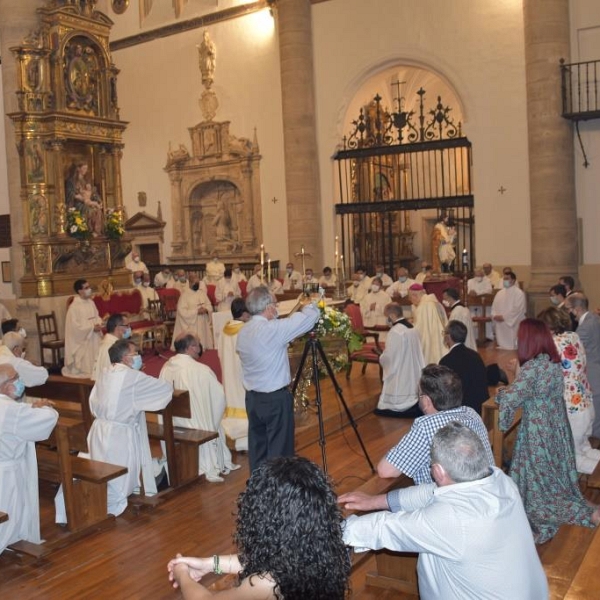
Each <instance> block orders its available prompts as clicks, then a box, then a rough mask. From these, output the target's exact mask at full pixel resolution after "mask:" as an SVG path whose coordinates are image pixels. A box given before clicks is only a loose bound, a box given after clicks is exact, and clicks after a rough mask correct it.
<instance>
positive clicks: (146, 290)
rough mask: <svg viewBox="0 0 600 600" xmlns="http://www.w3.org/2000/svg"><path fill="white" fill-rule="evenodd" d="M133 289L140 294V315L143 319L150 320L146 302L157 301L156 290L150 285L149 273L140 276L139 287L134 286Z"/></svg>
mask: <svg viewBox="0 0 600 600" xmlns="http://www.w3.org/2000/svg"><path fill="white" fill-rule="evenodd" d="M135 289H136V290H137V291H138V292H139V293H140V296H141V297H142V308H141V310H140V314H141V315H143V317H144V318H145V319H148V318H150V311H149V310H148V302H149V301H150V300H153V301H156V300H158V294H157V293H156V290H155V289H154V288H153V287H151V285H150V274H149V273H143V274H142V281H141V283H140V284H139V285H136V286H135Z"/></svg>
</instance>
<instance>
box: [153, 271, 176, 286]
mask: <svg viewBox="0 0 600 600" xmlns="http://www.w3.org/2000/svg"><path fill="white" fill-rule="evenodd" d="M169 281H173V276H172V275H171V269H169V267H163V268H162V269H161V270H160V271H159V272H158V273H157V274H156V275H155V276H154V287H155V288H156V289H159V288H164V287H169V286H168V285H167V284H168V283H169Z"/></svg>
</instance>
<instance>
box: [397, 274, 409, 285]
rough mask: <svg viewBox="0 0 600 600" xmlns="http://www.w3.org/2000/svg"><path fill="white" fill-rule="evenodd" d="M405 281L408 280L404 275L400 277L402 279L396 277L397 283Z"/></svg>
mask: <svg viewBox="0 0 600 600" xmlns="http://www.w3.org/2000/svg"><path fill="white" fill-rule="evenodd" d="M407 279H408V277H406V275H402V277H398V281H399V282H400V283H404V282H405V281H406V280H407Z"/></svg>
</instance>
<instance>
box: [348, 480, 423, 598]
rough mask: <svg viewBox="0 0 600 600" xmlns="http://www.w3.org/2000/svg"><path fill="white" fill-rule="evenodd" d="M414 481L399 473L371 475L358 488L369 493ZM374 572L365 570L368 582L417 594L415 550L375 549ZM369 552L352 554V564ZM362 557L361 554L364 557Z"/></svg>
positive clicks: (402, 485)
mask: <svg viewBox="0 0 600 600" xmlns="http://www.w3.org/2000/svg"><path fill="white" fill-rule="evenodd" d="M410 485H413V481H412V479H410V478H409V477H406V475H401V476H400V477H398V478H396V479H382V478H381V477H379V476H378V475H373V476H372V477H371V478H370V479H369V480H368V481H367V482H366V483H364V484H363V485H362V486H360V487H359V488H358V490H357V491H361V492H364V493H366V494H370V495H378V494H387V493H388V492H389V491H391V490H395V489H398V488H402V487H408V486H410ZM353 513H355V514H362V513H360V512H359V511H348V514H353ZM373 552H374V554H375V563H376V565H377V571H376V572H370V573H367V576H366V583H367V585H370V586H373V587H378V588H382V589H388V590H397V591H401V592H404V593H406V594H413V595H415V596H418V594H419V590H418V585H417V559H418V558H419V555H418V554H417V553H416V552H394V551H392V550H385V549H384V550H375V551H373ZM368 555H369V553H368V552H365V553H364V554H363V553H360V554H355V555H354V561H353V568H354V567H355V566H356V565H357V564H360V563H361V562H362V560H364V558H366V557H367V556H368ZM363 557H364V558H363Z"/></svg>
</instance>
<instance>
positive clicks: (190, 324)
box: [171, 277, 214, 350]
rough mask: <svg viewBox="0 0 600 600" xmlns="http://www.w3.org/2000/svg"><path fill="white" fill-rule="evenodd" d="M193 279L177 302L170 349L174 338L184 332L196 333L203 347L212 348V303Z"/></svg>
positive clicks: (173, 345) (172, 348) (173, 346)
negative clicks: (190, 285)
mask: <svg viewBox="0 0 600 600" xmlns="http://www.w3.org/2000/svg"><path fill="white" fill-rule="evenodd" d="M193 279H194V278H193V277H192V278H190V283H191V284H192V287H191V288H189V289H187V290H185V291H184V292H183V293H182V294H181V296H179V300H178V302H177V314H176V316H175V326H174V328H173V342H172V343H171V350H175V338H176V337H177V336H178V335H179V334H180V333H184V332H187V333H193V334H194V335H197V336H198V337H199V338H200V343H201V344H202V347H203V348H205V349H207V350H208V349H212V348H214V342H213V334H212V329H211V315H212V311H213V308H212V304H211V303H210V300H209V299H208V296H207V295H206V292H204V291H203V290H201V289H199V287H198V286H199V282H198V281H194V280H193Z"/></svg>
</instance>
